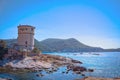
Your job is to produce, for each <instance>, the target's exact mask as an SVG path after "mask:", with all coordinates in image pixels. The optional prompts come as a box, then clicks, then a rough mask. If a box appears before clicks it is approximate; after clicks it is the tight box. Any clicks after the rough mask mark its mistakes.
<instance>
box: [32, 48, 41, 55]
mask: <svg viewBox="0 0 120 80" xmlns="http://www.w3.org/2000/svg"><path fill="white" fill-rule="evenodd" d="M32 52H33V53H38V54H39V53H40V50H39V49H38V48H37V47H35V48H34V49H33V51H32Z"/></svg>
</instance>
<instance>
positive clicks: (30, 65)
mask: <svg viewBox="0 0 120 80" xmlns="http://www.w3.org/2000/svg"><path fill="white" fill-rule="evenodd" d="M80 64H82V62H80V61H77V60H73V59H71V58H67V57H62V56H57V55H48V54H40V55H39V56H32V57H26V58H24V59H15V60H11V61H10V60H9V62H7V63H5V64H4V65H2V67H1V68H0V69H2V68H4V69H6V67H7V68H10V69H12V70H14V71H15V70H20V69H22V70H23V69H27V70H41V69H49V68H52V69H53V70H54V71H55V70H56V68H57V67H59V66H69V65H80ZM69 67H70V66H69ZM72 68H73V69H72V70H80V71H84V70H86V69H85V68H84V67H78V66H76V67H75V66H74V67H72ZM3 71H4V70H3Z"/></svg>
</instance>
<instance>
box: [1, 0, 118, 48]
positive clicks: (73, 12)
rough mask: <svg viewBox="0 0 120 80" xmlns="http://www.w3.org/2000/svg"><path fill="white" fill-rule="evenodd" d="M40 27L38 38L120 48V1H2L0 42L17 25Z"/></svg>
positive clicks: (11, 35) (12, 35) (14, 32)
mask: <svg viewBox="0 0 120 80" xmlns="http://www.w3.org/2000/svg"><path fill="white" fill-rule="evenodd" d="M19 24H29V25H32V26H35V27H36V30H35V31H36V33H35V38H36V39H38V40H39V41H41V40H43V39H46V38H62V39H67V38H76V39H78V40H79V41H81V42H83V43H85V44H87V45H90V46H96V47H102V48H119V47H120V33H119V32H120V0H0V39H12V38H17V26H18V25H19Z"/></svg>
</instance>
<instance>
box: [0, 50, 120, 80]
mask: <svg viewBox="0 0 120 80" xmlns="http://www.w3.org/2000/svg"><path fill="white" fill-rule="evenodd" d="M43 54H51V55H60V56H64V57H69V58H73V59H75V60H79V61H81V62H83V64H81V66H84V67H86V68H89V69H94V72H84V73H83V74H85V76H92V77H103V78H120V52H82V53H81V52H80V53H43ZM65 70H66V67H65V66H63V67H60V68H59V69H58V70H57V71H56V72H53V73H46V72H45V71H43V72H42V74H43V75H44V76H41V77H37V76H36V74H38V73H39V72H29V73H0V78H11V79H13V80H76V79H81V78H84V77H85V76H83V75H81V74H75V73H74V72H72V71H69V73H67V74H66V73H63V71H65Z"/></svg>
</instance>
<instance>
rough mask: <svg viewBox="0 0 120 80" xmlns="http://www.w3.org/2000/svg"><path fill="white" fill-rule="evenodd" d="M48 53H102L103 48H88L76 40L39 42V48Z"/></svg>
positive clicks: (50, 39)
mask: <svg viewBox="0 0 120 80" xmlns="http://www.w3.org/2000/svg"><path fill="white" fill-rule="evenodd" d="M37 47H39V49H41V50H42V51H46V52H83V51H87V52H91V51H102V50H103V49H102V48H97V47H90V46H87V45H85V44H83V43H81V42H79V41H78V40H76V39H74V38H70V39H52V38H49V39H46V40H43V41H40V42H39V45H38V46H37Z"/></svg>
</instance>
